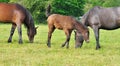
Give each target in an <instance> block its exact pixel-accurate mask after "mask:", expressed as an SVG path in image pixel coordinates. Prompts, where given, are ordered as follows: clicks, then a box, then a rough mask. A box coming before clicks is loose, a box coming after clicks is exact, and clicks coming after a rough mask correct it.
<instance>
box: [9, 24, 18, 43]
mask: <svg viewBox="0 0 120 66" xmlns="http://www.w3.org/2000/svg"><path fill="white" fill-rule="evenodd" d="M15 28H16V25H15V24H13V23H12V27H11V31H10V36H9V39H8V43H10V42H12V36H13V34H14V31H15Z"/></svg>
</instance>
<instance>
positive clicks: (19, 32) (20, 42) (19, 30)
mask: <svg viewBox="0 0 120 66" xmlns="http://www.w3.org/2000/svg"><path fill="white" fill-rule="evenodd" d="M17 29H18V34H19V44H22V43H23V41H22V30H21V24H17Z"/></svg>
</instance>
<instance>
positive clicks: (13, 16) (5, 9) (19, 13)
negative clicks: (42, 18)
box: [0, 3, 36, 43]
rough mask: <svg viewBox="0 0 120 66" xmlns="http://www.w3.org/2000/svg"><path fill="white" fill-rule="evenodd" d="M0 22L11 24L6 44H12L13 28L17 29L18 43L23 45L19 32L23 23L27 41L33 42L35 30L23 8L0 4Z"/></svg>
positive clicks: (17, 5)
mask: <svg viewBox="0 0 120 66" xmlns="http://www.w3.org/2000/svg"><path fill="white" fill-rule="evenodd" d="M0 22H4V23H8V22H10V23H12V27H11V32H10V36H9V39H8V42H12V36H13V34H14V31H15V28H16V27H17V29H18V34H19V43H23V41H22V31H21V25H22V23H24V25H25V26H26V27H27V35H28V38H29V41H30V42H33V40H34V36H35V34H36V28H35V25H34V21H33V18H32V16H31V14H30V13H29V12H28V10H27V9H26V8H24V7H23V6H21V5H19V4H10V3H0Z"/></svg>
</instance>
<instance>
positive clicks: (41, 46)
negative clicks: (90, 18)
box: [0, 24, 120, 66]
mask: <svg viewBox="0 0 120 66" xmlns="http://www.w3.org/2000/svg"><path fill="white" fill-rule="evenodd" d="M10 28H11V25H10V24H0V66H120V36H119V34H120V29H117V30H112V31H105V30H101V31H100V44H101V49H100V50H95V46H96V45H95V38H94V34H93V31H92V30H91V29H90V43H88V44H87V43H84V44H83V47H82V48H78V49H75V48H74V46H75V42H74V33H72V37H71V40H70V48H69V49H66V48H61V44H62V43H63V42H64V41H65V38H66V37H65V35H64V32H63V31H60V30H56V31H55V32H54V33H53V36H52V40H51V42H52V47H51V48H48V47H47V46H46V41H47V32H48V27H47V25H39V28H38V30H37V35H36V36H35V39H34V43H28V37H27V34H26V29H25V28H24V26H23V27H22V33H23V36H22V37H23V42H24V43H23V44H22V45H20V44H18V32H17V30H16V31H15V34H14V36H13V42H12V43H10V44H9V43H7V39H8V37H9V33H10Z"/></svg>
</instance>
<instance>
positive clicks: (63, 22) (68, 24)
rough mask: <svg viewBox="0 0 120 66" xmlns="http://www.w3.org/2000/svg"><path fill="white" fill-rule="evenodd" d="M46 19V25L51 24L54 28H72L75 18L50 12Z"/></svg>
mask: <svg viewBox="0 0 120 66" xmlns="http://www.w3.org/2000/svg"><path fill="white" fill-rule="evenodd" d="M47 21H48V25H53V26H54V27H55V28H58V29H61V30H63V29H73V27H74V26H73V25H74V22H75V19H73V18H72V17H71V16H64V15H59V14H52V15H50V16H49V17H48V19H47Z"/></svg>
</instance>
